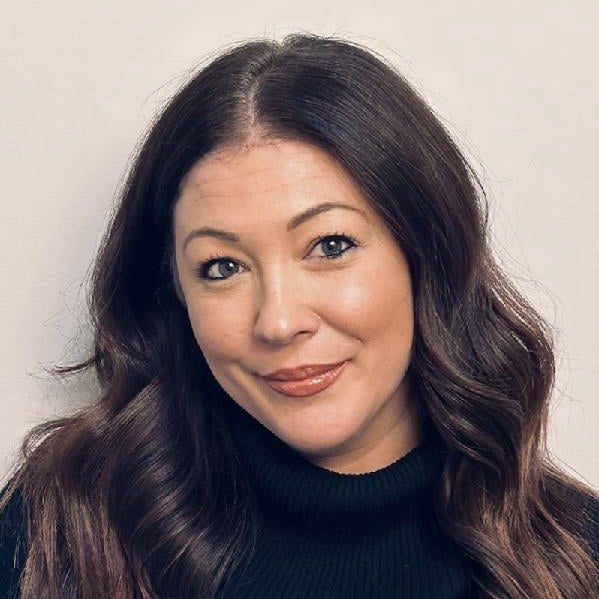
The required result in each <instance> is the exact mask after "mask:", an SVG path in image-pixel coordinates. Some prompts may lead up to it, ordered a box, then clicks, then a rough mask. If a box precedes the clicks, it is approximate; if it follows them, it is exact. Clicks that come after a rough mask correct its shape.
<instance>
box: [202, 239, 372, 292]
mask: <svg viewBox="0 0 599 599" xmlns="http://www.w3.org/2000/svg"><path fill="white" fill-rule="evenodd" d="M329 239H341V240H342V241H346V242H347V243H348V244H349V247H347V248H346V249H344V250H341V251H340V252H338V253H337V254H333V255H332V256H319V258H321V259H322V260H342V259H343V258H344V257H345V255H346V254H347V252H349V251H350V250H353V249H355V248H357V247H359V246H360V244H359V243H358V242H357V240H356V239H355V238H354V237H352V236H351V235H346V234H345V233H331V234H328V235H323V236H322V237H318V238H317V239H315V240H314V243H313V244H312V250H314V248H316V247H317V246H318V245H319V244H321V243H322V242H323V241H327V240H329ZM312 250H311V251H312ZM223 261H229V262H234V263H236V264H239V262H237V260H233V258H230V257H229V256H223V255H219V254H215V255H212V256H210V258H208V260H205V261H204V262H200V264H198V266H197V268H196V269H195V271H196V274H197V276H198V277H199V278H200V279H204V280H205V281H207V282H209V283H214V282H217V281H228V280H229V279H230V278H231V277H209V276H208V271H209V270H210V268H211V267H212V266H213V265H214V264H218V263H219V262H223ZM233 274H237V273H233Z"/></svg>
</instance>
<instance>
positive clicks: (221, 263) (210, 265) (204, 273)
mask: <svg viewBox="0 0 599 599" xmlns="http://www.w3.org/2000/svg"><path fill="white" fill-rule="evenodd" d="M239 266H240V264H239V263H238V262H237V261H236V260H233V259H232V258H228V257H226V256H222V257H221V256H212V257H211V258H209V259H208V260H206V261H205V262H202V263H201V264H200V265H199V266H198V268H197V273H198V276H199V277H200V278H201V279H207V280H209V281H223V280H224V279H228V278H229V276H230V275H233V274H235V273H236V272H237V268H238V267H239Z"/></svg>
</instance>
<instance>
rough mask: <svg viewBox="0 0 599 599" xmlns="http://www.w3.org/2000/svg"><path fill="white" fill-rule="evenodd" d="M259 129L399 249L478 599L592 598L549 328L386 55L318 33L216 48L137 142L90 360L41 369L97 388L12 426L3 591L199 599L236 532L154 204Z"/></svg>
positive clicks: (168, 236)
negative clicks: (555, 457)
mask: <svg viewBox="0 0 599 599" xmlns="http://www.w3.org/2000/svg"><path fill="white" fill-rule="evenodd" d="M256 135H258V136H259V137H262V138H274V139H296V140H302V141H307V142H309V143H312V144H314V145H316V146H318V147H320V148H322V149H323V150H325V151H326V152H328V153H329V154H330V155H331V156H333V157H334V158H335V159H336V160H337V161H338V162H339V163H340V164H341V165H342V166H343V167H345V169H346V170H347V171H348V173H350V175H351V176H352V177H353V179H354V181H355V182H356V183H357V185H358V186H359V187H360V189H361V190H362V192H363V193H364V195H365V197H366V198H367V199H368V201H369V202H370V204H371V206H372V208H373V210H375V211H376V212H377V213H378V214H379V215H380V217H381V218H382V219H383V221H384V222H385V223H386V225H387V226H388V228H389V230H390V231H391V232H392V234H393V235H394V236H395V238H396V240H397V243H398V244H399V245H400V246H401V248H402V249H403V251H404V253H405V255H406V257H407V259H408V263H409V266H410V271H411V276H412V282H413V293H414V310H415V327H416V328H415V339H414V348H413V360H412V363H411V366H410V369H411V376H412V379H413V381H414V384H415V385H416V387H417V389H418V396H419V397H420V402H421V410H422V413H423V415H424V418H425V424H426V427H427V430H428V433H429V436H430V438H431V439H432V440H433V442H434V443H435V444H436V445H437V446H438V447H439V448H441V449H442V450H443V452H444V455H445V463H444V469H443V473H442V479H441V481H440V484H439V487H438V494H437V496H436V497H435V506H436V511H437V515H438V518H439V522H440V524H441V526H442V528H443V530H444V531H445V532H446V533H447V534H448V535H449V536H450V537H451V538H452V539H454V540H455V541H456V542H457V543H458V544H459V546H461V548H462V549H463V551H464V553H465V554H466V555H468V556H469V558H471V560H472V563H473V565H474V567H473V577H474V581H475V585H476V588H477V589H478V592H479V596H480V597H490V598H495V599H499V598H503V599H505V598H508V597H509V598H510V599H571V598H573V597H576V598H577V599H592V598H595V597H597V596H598V594H599V588H598V583H597V569H596V565H595V564H594V563H593V561H592V559H591V553H590V549H589V547H588V545H587V544H586V541H585V537H584V534H583V532H584V528H585V526H586V525H587V524H588V523H587V522H586V520H587V518H588V515H587V514H586V511H585V510H587V506H588V505H590V500H591V499H592V498H593V497H595V498H596V497H597V493H596V492H595V491H593V489H591V488H590V487H588V486H586V485H584V484H583V483H582V482H579V481H577V480H576V479H575V478H573V477H571V476H570V475H568V474H567V473H566V472H565V471H562V470H561V469H560V468H559V467H558V466H556V465H555V464H554V463H553V462H552V461H551V458H550V455H549V453H548V450H547V447H546V433H547V422H548V404H549V400H550V395H551V391H552V385H553V377H554V360H553V351H552V345H551V341H550V334H549V331H548V330H547V327H546V325H545V324H544V323H543V321H542V320H541V318H540V317H539V316H538V315H537V313H536V312H535V311H534V310H533V309H532V308H531V306H529V305H528V304H527V303H526V301H525V300H524V299H523V298H522V297H521V296H520V295H519V293H518V292H517V291H516V289H515V288H514V286H513V285H512V284H511V283H510V282H509V281H508V280H507V279H506V277H505V276H504V275H503V274H502V272H501V270H500V269H499V268H498V266H497V265H496V263H495V261H494V259H493V256H492V253H491V251H490V249H489V247H488V241H487V222H486V208H485V198H484V194H483V192H482V190H481V187H480V185H479V183H478V181H477V178H476V176H475V174H474V173H473V171H472V170H471V168H470V167H469V166H468V164H467V163H466V161H465V159H464V157H463V155H462V154H461V152H460V151H459V150H458V148H457V147H456V145H455V144H454V142H453V141H452V140H451V138H450V136H449V135H448V134H447V132H446V131H445V130H444V128H443V126H442V125H441V124H440V122H439V120H438V119H437V118H436V117H435V115H434V114H433V112H432V111H431V110H430V108H429V107H428V106H427V105H426V103H425V102H424V101H423V100H422V99H421V98H420V97H419V95H418V94H417V93H416V92H415V91H414V89H413V88H412V87H411V86H410V85H409V84H408V83H407V82H406V81H405V80H404V78H403V77H402V76H401V75H400V74H398V73H397V72H396V71H395V69H394V68H393V67H391V66H389V65H388V64H387V63H386V62H385V61H384V60H383V59H380V58H378V57H376V56H375V55H374V54H373V53H372V52H370V51H368V50H366V49H365V48H362V47H360V46H359V45H357V44H355V43H350V42H347V41H344V40H340V39H337V38H327V37H320V36H315V35H291V36H288V37H286V38H285V39H284V40H283V41H281V42H275V41H271V40H256V41H249V42H245V43H242V44H239V45H237V46H235V47H233V48H232V49H229V50H227V51H226V52H224V53H223V54H221V55H219V56H218V57H217V58H216V59H214V60H213V61H212V62H211V63H210V64H209V65H208V66H206V67H205V68H203V69H202V70H200V71H199V72H198V73H197V74H196V75H195V76H194V77H193V78H192V79H191V80H190V81H189V82H188V83H186V84H185V85H184V86H183V87H182V88H181V89H180V91H179V92H178V93H177V94H176V95H175V96H174V97H173V98H172V100H171V101H170V102H169V103H168V105H167V106H166V107H165V109H164V110H163V112H162V114H161V115H160V116H159V118H157V120H156V121H155V122H154V123H153V125H152V127H151V128H150V130H149V133H148V135H147V136H146V138H145V140H144V141H143V143H142V144H141V146H140V148H139V151H138V153H137V155H136V156H135V160H134V162H133V166H132V168H131V170H130V173H129V176H128V179H127V181H126V183H125V185H124V187H123V190H122V194H121V198H120V202H119V204H118V207H117V210H116V212H115V213H114V216H113V218H112V221H111V224H110V227H109V229H108V232H107V234H106V236H105V238H104V240H103V243H102V246H101V248H100V251H99V255H98V258H97V261H96V264H95V270H94V272H93V279H92V285H91V288H90V289H91V291H90V312H91V317H92V323H93V327H94V334H95V340H94V350H93V355H91V357H90V358H89V360H87V361H85V362H83V363H81V364H77V365H75V366H71V367H64V368H60V367H58V369H57V370H58V371H59V372H61V373H62V374H65V375H66V374H69V373H70V374H77V373H81V372H83V371H85V370H86V369H90V368H93V369H94V371H95V373H96V374H97V378H98V381H99V384H100V388H101V393H100V396H99V398H98V399H97V401H95V402H94V403H93V404H92V405H90V406H88V407H86V408H85V409H83V410H81V411H80V412H78V413H76V414H75V415H73V416H71V417H68V418H63V419H60V420H55V421H51V422H48V423H45V424H42V425H39V426H38V427H36V428H35V429H33V430H32V431H31V432H30V434H29V435H28V437H27V438H26V440H25V442H24V446H23V450H24V456H23V460H22V461H21V463H20V464H19V465H18V469H16V476H15V477H14V478H13V481H12V484H11V486H10V488H9V492H8V493H7V494H6V496H5V498H4V500H3V501H4V502H6V501H7V500H8V498H9V497H10V494H11V493H12V492H13V491H15V492H17V491H16V490H17V489H18V492H19V493H21V494H22V497H23V502H24V505H25V506H26V509H27V516H28V523H29V528H28V530H29V532H28V546H29V553H28V557H27V563H26V568H25V571H24V577H23V582H22V597H24V598H25V599H33V598H35V599H39V598H50V599H58V598H61V599H63V598H75V597H80V598H84V599H89V598H92V597H119V598H123V599H126V598H131V599H132V598H134V597H136V598H137V597H139V598H144V599H149V598H155V597H162V596H176V597H181V598H191V597H194V598H198V597H201V598H212V597H214V596H215V593H216V590H217V589H218V587H219V584H220V582H221V581H222V579H223V577H224V575H225V573H226V572H227V570H228V569H229V568H231V567H233V566H234V564H235V563H236V562H237V561H238V560H239V556H240V554H241V551H242V548H243V546H244V544H245V543H246V542H247V540H248V539H250V538H251V537H252V531H253V525H252V523H253V520H252V506H251V504H250V502H249V500H248V497H249V493H248V488H247V486H246V485H247V483H246V482H245V479H244V473H243V471H242V469H241V467H240V466H239V464H238V462H237V459H236V456H235V452H234V451H233V446H232V443H231V439H230V438H229V435H228V431H227V427H226V426H225V420H224V416H223V414H222V413H221V408H220V407H219V405H220V402H221V401H222V397H223V393H224V391H223V390H222V389H221V388H220V386H219V385H218V383H217V382H216V381H215V380H214V378H213V376H212V374H211V372H210V370H209V369H208V367H207V364H206V362H205V360H204V358H203V356H202V353H201V351H200V349H199V348H198V346H197V343H196V341H195V339H194V337H193V334H192V332H191V327H190V324H189V321H188V317H187V312H186V309H185V306H184V305H183V304H182V302H181V301H180V299H179V297H178V295H177V280H176V276H175V274H176V273H175V272H173V268H172V264H173V260H172V252H173V239H172V216H173V207H174V205H175V203H176V201H177V197H178V190H179V186H180V184H181V181H182V180H183V177H184V176H185V174H186V173H187V172H188V171H189V169H190V167H191V166H192V165H193V164H194V163H196V161H197V160H198V159H200V158H201V157H202V156H204V155H206V154H207V153H208V152H211V151H213V150H215V149H218V148H222V147H224V146H239V145H243V144H245V143H246V142H247V141H248V139H249V138H250V137H255V136H256ZM523 555H525V556H526V560H525V561H524V560H522V556H523Z"/></svg>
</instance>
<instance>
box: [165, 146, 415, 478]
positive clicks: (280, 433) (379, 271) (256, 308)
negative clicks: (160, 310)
mask: <svg viewBox="0 0 599 599" xmlns="http://www.w3.org/2000/svg"><path fill="white" fill-rule="evenodd" d="M323 202H339V203H343V204H346V205H349V206H352V207H354V208H357V209H358V210H359V211H361V213H360V212H357V211H352V210H348V209H341V208H334V209H330V210H328V211H324V212H321V213H320V214H318V215H316V216H313V217H312V218H310V219H308V220H305V221H304V222H303V223H302V224H300V225H299V226H298V227H297V228H294V229H292V230H291V231H289V230H288V228H287V223H288V222H289V221H290V220H291V219H292V218H293V217H294V216H296V215H297V214H299V213H301V212H303V211H305V210H306V209H308V208H310V207H314V206H316V205H318V204H321V203H323ZM173 224H174V233H175V249H176V268H177V274H178V277H179V283H180V286H181V292H182V295H183V300H184V302H185V305H186V307H187V311H188V314H189V319H190V323H191V326H192V329H193V332H194V335H195V338H196V340H197V342H198V345H199V347H200V349H201V351H202V353H203V355H204V357H205V359H206V361H207V363H208V365H209V367H210V369H211V371H212V374H213V375H214V377H215V378H216V380H217V381H218V382H219V384H220V385H221V386H222V388H223V389H224V390H225V391H226V393H227V394H228V395H229V396H230V397H231V398H232V399H233V400H234V401H235V402H237V403H238V404H239V405H240V406H241V407H242V408H244V409H245V410H246V411H247V412H248V413H249V414H251V415H252V416H253V417H254V418H256V419H257V420H258V421H260V422H261V423H262V424H263V425H264V426H265V427H267V428H268V429H269V430H270V431H272V433H274V434H275V435H276V436H277V437H279V438H280V439H282V440H283V441H284V442H285V443H286V444H287V445H289V446H290V447H292V448H293V449H295V450H296V451H298V452H300V453H301V454H302V455H303V456H305V458H306V459H308V460H310V461H311V462H313V463H314V464H316V465H318V466H321V467H323V468H326V469H329V470H332V471H335V472H339V473H347V474H350V473H351V474H359V473H365V472H372V471H375V470H378V469H380V468H383V467H385V466H387V465H389V464H391V463H393V462H394V461H396V460H397V459H399V458H401V457H402V456H403V455H405V454H406V453H407V452H408V451H410V450H411V449H412V448H414V447H415V446H416V445H418V443H419V442H420V439H421V431H420V426H419V422H420V419H419V416H418V410H417V404H416V402H415V401H414V400H413V398H412V397H411V394H410V392H409V377H408V376H407V375H406V372H407V368H408V365H409V362H410V352H411V346H412V341H413V333H414V316H413V305H412V289H411V280H410V273H409V269H408V265H407V262H406V258H405V256H404V254H403V252H402V251H401V249H400V248H399V247H398V245H397V244H396V242H395V240H394V239H393V237H392V236H391V234H390V233H389V231H388V230H387V229H386V227H385V226H384V225H383V223H382V222H381V221H380V220H379V219H378V217H377V215H375V213H374V212H373V211H372V209H371V208H370V207H369V205H368V203H367V201H366V199H365V198H364V196H363V195H362V194H361V192H360V190H359V188H358V187H357V186H356V184H355V183H354V182H353V181H352V180H351V178H350V177H349V176H348V174H347V173H346V171H345V170H344V169H343V168H342V167H341V166H340V165H339V164H338V163H337V162H336V161H335V160H334V159H333V158H332V157H330V156H329V155H328V154H326V153H325V152H324V151H322V150H320V149H319V148H317V147H315V146H312V145H310V144H307V143H304V142H298V141H282V140H278V141H268V142H267V141H261V142H258V143H253V144H252V145H250V146H249V147H243V148H234V149H221V150H220V151H219V152H214V153H212V154H210V155H208V156H205V157H203V158H202V159H201V160H200V161H199V162H198V163H196V165H195V166H194V167H193V168H192V169H191V170H190V171H189V173H188V174H187V176H186V177H185V179H184V181H183V182H182V184H181V193H180V196H179V199H178V201H177V204H176V207H175V212H174V223H173ZM206 226H208V227H213V228H217V229H222V230H226V231H229V232H231V233H234V234H235V235H237V236H238V238H239V242H231V241H226V240H223V239H218V238H215V237H209V236H194V235H193V234H192V235H191V236H190V233H192V231H194V230H197V229H198V228H199V227H206ZM339 233H342V234H344V235H347V236H350V237H353V238H354V239H355V240H356V243H357V246H355V247H352V242H351V241H349V240H347V239H346V238H345V237H338V236H337V237H333V238H327V239H326V240H324V241H323V240H322V239H320V240H319V238H322V237H325V236H329V235H334V234H339ZM186 239H187V243H185V241H186ZM345 249H347V251H346V252H345V253H342V252H343V250H345ZM331 254H333V255H336V256H340V257H337V258H336V259H331V258H326V256H327V255H331ZM215 255H216V256H219V257H223V258H226V259H225V260H221V262H220V264H219V263H217V264H214V263H213V264H212V265H211V266H210V267H209V268H208V269H207V270H205V272H204V274H205V275H206V276H211V277H217V278H219V279H218V280H215V281H211V280H206V279H202V278H201V276H200V274H199V270H200V264H201V263H205V262H206V261H208V260H209V259H211V258H212V257H213V256H215ZM231 260H232V261H233V263H231ZM342 360H349V362H348V363H347V364H346V366H345V369H344V372H343V374H342V375H341V377H340V378H339V379H338V380H337V381H336V382H335V383H334V384H333V385H332V386H330V387H329V388H327V389H325V390H324V391H321V392H319V393H317V394H314V395H312V396H308V397H288V396H284V395H281V394H279V393H278V392H277V391H275V390H273V389H271V388H270V387H269V386H268V385H267V384H266V383H265V382H264V380H263V379H261V378H260V377H259V376H258V374H257V373H260V374H267V373H269V372H272V371H274V370H278V369H280V368H288V367H295V366H299V365H302V364H330V363H335V362H339V361H342Z"/></svg>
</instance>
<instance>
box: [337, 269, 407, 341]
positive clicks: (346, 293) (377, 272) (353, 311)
mask: <svg viewBox="0 0 599 599" xmlns="http://www.w3.org/2000/svg"><path fill="white" fill-rule="evenodd" d="M377 264H381V265H382V266H381V267H377V266H376V265H374V266H373V267H372V268H369V269H368V270H365V271H363V272H362V273H361V275H360V277H359V279H357V280H355V281H352V282H351V284H348V285H347V286H346V287H344V288H340V290H339V292H338V293H340V294H341V296H340V301H341V302H342V304H343V305H344V310H345V311H346V313H347V314H348V315H350V316H351V317H352V319H353V320H354V322H355V323H356V326H357V327H360V328H361V329H362V335H364V336H368V335H372V336H374V335H378V336H383V337H389V336H393V337H395V338H397V337H399V340H400V341H401V340H404V339H405V340H406V342H409V343H411V339H412V335H413V329H414V316H413V308H412V288H411V280H410V276H409V273H408V270H407V266H406V265H405V264H404V262H403V261H396V262H394V263H392V264H393V266H391V268H390V267H389V260H384V261H380V262H377Z"/></svg>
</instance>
